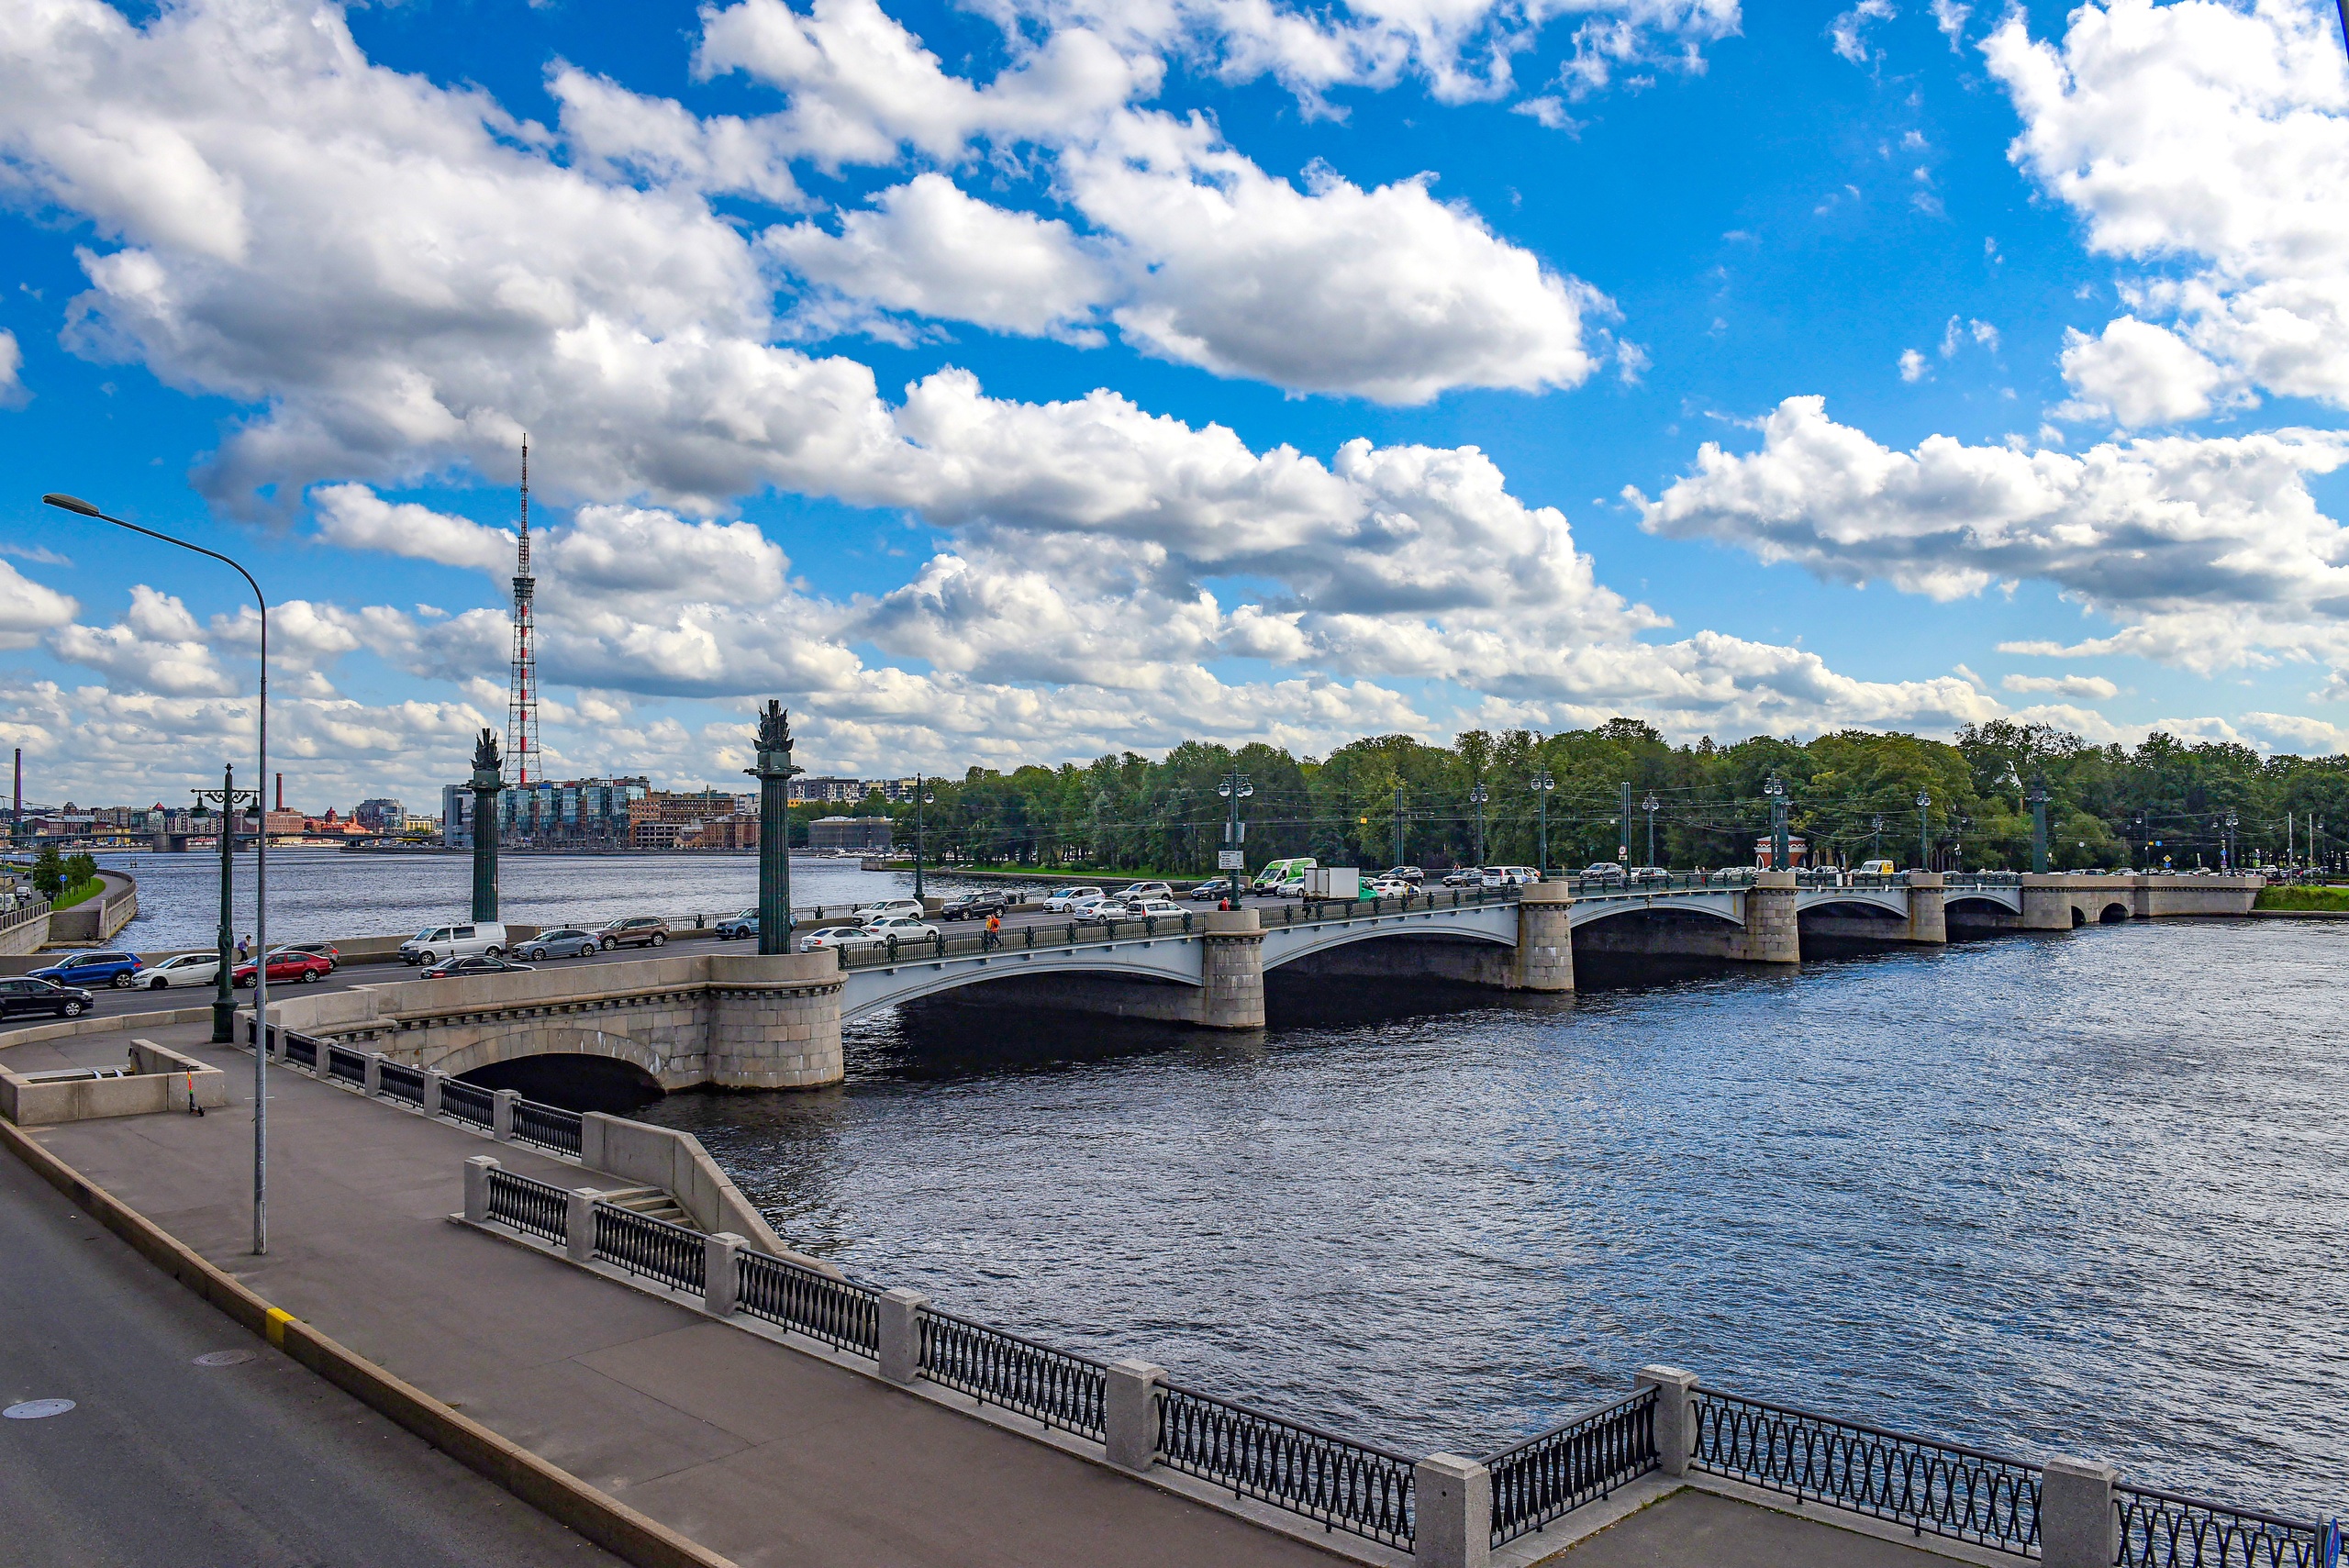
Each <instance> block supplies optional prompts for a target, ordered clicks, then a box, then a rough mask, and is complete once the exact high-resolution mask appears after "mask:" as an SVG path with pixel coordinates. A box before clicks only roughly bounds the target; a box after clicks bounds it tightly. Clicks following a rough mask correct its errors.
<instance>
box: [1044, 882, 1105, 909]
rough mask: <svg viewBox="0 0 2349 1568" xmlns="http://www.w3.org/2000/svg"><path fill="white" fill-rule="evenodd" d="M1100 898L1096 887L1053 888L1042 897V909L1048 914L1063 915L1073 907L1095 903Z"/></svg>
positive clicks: (1099, 892) (1099, 891)
mask: <svg viewBox="0 0 2349 1568" xmlns="http://www.w3.org/2000/svg"><path fill="white" fill-rule="evenodd" d="M1100 897H1101V890H1100V889H1099V888H1097V887H1055V888H1054V889H1052V891H1051V892H1050V893H1048V894H1046V895H1044V909H1045V912H1046V913H1048V914H1052V915H1065V914H1067V913H1068V912H1069V910H1070V908H1071V907H1073V906H1075V905H1078V904H1087V903H1094V902H1097V901H1098V900H1099V899H1100Z"/></svg>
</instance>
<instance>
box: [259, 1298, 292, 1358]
mask: <svg viewBox="0 0 2349 1568" xmlns="http://www.w3.org/2000/svg"><path fill="white" fill-rule="evenodd" d="M292 1321H294V1314H292V1313H291V1312H288V1311H286V1310H285V1309H284V1307H271V1308H270V1309H269V1314H268V1317H267V1318H265V1319H264V1320H263V1321H262V1335H263V1336H264V1337H265V1338H266V1339H267V1340H269V1342H270V1343H271V1344H273V1345H275V1346H276V1347H277V1348H278V1349H279V1350H281V1351H282V1350H284V1348H285V1325H287V1324H288V1323H291V1322H292Z"/></svg>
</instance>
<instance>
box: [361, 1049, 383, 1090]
mask: <svg viewBox="0 0 2349 1568" xmlns="http://www.w3.org/2000/svg"><path fill="white" fill-rule="evenodd" d="M359 1088H360V1092H361V1093H362V1094H364V1095H366V1096H367V1097H368V1098H369V1099H371V1100H372V1099H373V1098H374V1097H375V1096H376V1095H380V1094H382V1093H383V1092H384V1053H383V1052H382V1051H369V1052H368V1053H367V1066H366V1068H365V1069H364V1071H363V1072H362V1075H361V1078H360V1083H359Z"/></svg>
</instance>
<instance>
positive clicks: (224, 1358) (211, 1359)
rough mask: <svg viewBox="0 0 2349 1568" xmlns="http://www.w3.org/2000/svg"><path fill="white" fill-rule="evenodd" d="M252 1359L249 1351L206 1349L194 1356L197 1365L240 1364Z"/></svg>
mask: <svg viewBox="0 0 2349 1568" xmlns="http://www.w3.org/2000/svg"><path fill="white" fill-rule="evenodd" d="M252 1359H253V1353H252V1351H205V1352H204V1353H203V1354H202V1355H200V1356H198V1357H196V1358H195V1364H196V1365H198V1366H242V1365H244V1364H245V1363H246V1362H249V1361H250V1360H252Z"/></svg>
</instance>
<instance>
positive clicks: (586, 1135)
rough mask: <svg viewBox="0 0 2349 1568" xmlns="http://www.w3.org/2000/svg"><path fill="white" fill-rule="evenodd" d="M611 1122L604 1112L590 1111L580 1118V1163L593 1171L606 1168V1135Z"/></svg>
mask: <svg viewBox="0 0 2349 1568" xmlns="http://www.w3.org/2000/svg"><path fill="white" fill-rule="evenodd" d="M611 1122H612V1118H610V1117H608V1116H606V1115H605V1114H604V1113H603V1112H602V1111H589V1112H587V1113H585V1114H584V1115H583V1116H582V1117H581V1118H579V1162H580V1163H581V1164H583V1165H584V1166H586V1167H587V1168H588V1169H589V1170H591V1171H600V1170H602V1169H603V1168H604V1134H605V1132H606V1131H607V1129H609V1128H610V1126H611Z"/></svg>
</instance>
